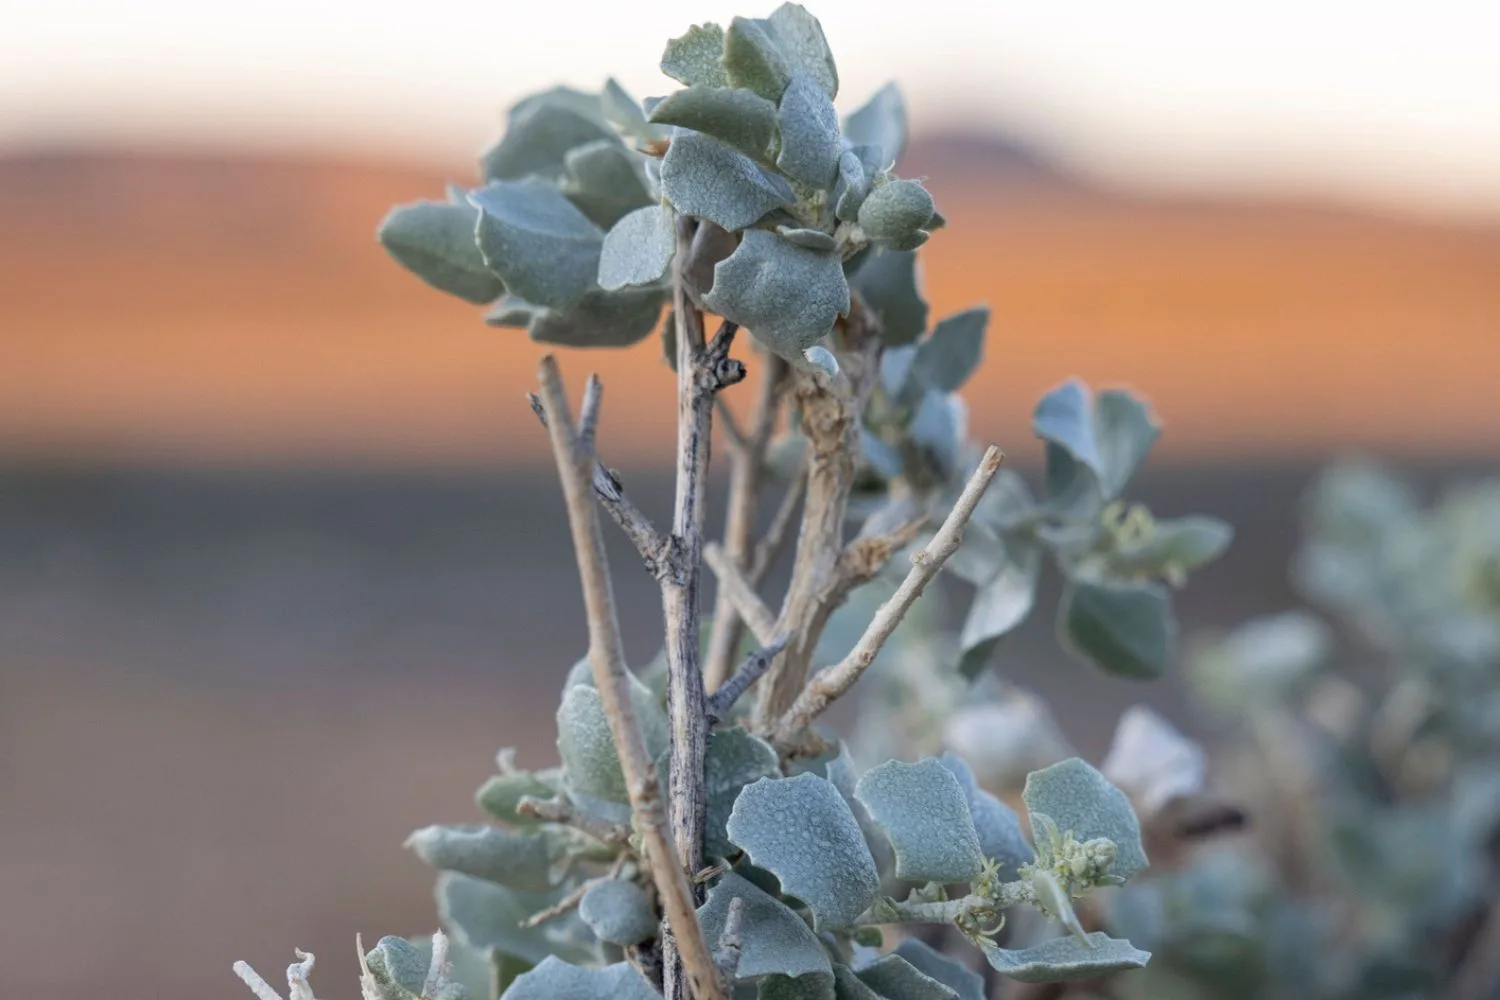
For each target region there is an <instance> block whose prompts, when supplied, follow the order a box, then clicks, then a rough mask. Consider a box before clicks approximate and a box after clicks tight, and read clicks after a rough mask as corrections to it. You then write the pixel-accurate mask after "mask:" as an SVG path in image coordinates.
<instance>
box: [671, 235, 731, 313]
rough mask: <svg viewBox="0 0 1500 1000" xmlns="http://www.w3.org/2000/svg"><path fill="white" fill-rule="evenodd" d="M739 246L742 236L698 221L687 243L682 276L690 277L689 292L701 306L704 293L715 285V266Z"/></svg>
mask: <svg viewBox="0 0 1500 1000" xmlns="http://www.w3.org/2000/svg"><path fill="white" fill-rule="evenodd" d="M738 246H739V239H738V238H737V237H736V236H735V235H734V234H733V233H729V232H725V231H724V230H723V229H721V228H719V227H718V226H716V225H714V224H713V223H712V222H707V221H704V222H700V223H698V229H697V231H696V232H695V233H694V234H693V242H692V243H691V244H690V245H689V246H688V252H687V261H686V263H685V264H684V266H683V269H682V271H683V277H684V278H686V280H687V286H688V288H687V290H688V295H690V296H692V299H693V302H694V303H695V304H697V305H699V306H701V305H702V303H703V296H704V295H707V294H708V291H709V289H711V288H713V286H714V268H715V267H717V266H718V265H719V261H721V260H725V259H726V258H728V256H729V255H730V254H732V253H734V251H735V248H736V247H738Z"/></svg>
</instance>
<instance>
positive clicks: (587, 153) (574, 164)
mask: <svg viewBox="0 0 1500 1000" xmlns="http://www.w3.org/2000/svg"><path fill="white" fill-rule="evenodd" d="M633 155H634V154H632V153H630V152H627V151H626V149H625V147H623V146H621V145H620V144H619V143H618V142H609V141H605V140H603V139H601V140H599V141H597V142H590V143H586V144H585V145H582V146H579V147H577V148H575V149H570V150H569V151H568V155H567V156H566V157H564V164H565V167H566V170H567V176H566V177H565V178H564V179H563V184H562V193H563V194H564V195H565V196H566V197H567V199H568V200H569V201H571V202H572V203H573V204H574V205H576V206H577V207H578V210H579V211H580V212H582V213H583V214H584V215H586V216H588V217H589V220H590V221H591V222H594V223H596V224H597V225H599V226H602V227H603V228H605V229H608V228H609V227H610V226H613V225H614V224H615V223H616V222H619V221H620V219H621V218H622V217H624V216H625V215H626V213H628V212H630V211H631V210H633V209H637V208H640V207H642V206H644V205H650V204H651V203H652V201H654V199H653V198H652V197H651V192H650V191H649V190H647V188H646V180H645V177H644V176H643V175H642V174H641V172H640V171H639V170H638V169H637V168H636V161H635V159H632V157H633Z"/></svg>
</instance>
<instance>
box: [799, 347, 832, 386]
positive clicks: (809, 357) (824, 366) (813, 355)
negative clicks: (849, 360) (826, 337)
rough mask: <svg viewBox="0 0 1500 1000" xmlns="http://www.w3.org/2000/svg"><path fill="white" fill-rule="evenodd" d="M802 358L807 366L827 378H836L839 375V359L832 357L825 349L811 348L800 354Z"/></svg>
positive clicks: (830, 352)
mask: <svg viewBox="0 0 1500 1000" xmlns="http://www.w3.org/2000/svg"><path fill="white" fill-rule="evenodd" d="M802 358H803V360H804V361H806V362H807V363H808V364H809V365H812V366H813V367H814V368H816V369H817V370H818V371H820V372H822V373H823V374H824V375H827V376H828V377H829V378H837V377H838V374H839V359H838V358H836V357H834V356H833V352H832V351H830V350H829V349H828V348H826V347H819V346H816V345H815V346H813V347H809V348H808V349H807V350H805V351H803V352H802Z"/></svg>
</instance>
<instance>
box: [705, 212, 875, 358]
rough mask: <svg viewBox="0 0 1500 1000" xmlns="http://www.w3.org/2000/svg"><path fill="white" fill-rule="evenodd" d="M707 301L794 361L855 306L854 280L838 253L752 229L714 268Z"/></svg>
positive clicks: (720, 312)
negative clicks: (850, 281)
mask: <svg viewBox="0 0 1500 1000" xmlns="http://www.w3.org/2000/svg"><path fill="white" fill-rule="evenodd" d="M703 301H704V304H705V305H707V306H708V307H709V308H710V309H712V310H713V311H714V312H716V313H718V314H719V315H720V316H723V317H724V318H725V319H728V320H731V321H733V322H736V323H739V324H740V325H741V326H743V327H745V328H746V329H748V330H750V332H751V333H753V334H755V336H756V338H757V339H758V340H760V341H761V343H763V344H765V345H766V346H768V347H770V348H771V349H772V350H774V351H776V353H778V354H780V355H782V356H783V357H785V358H787V360H789V361H790V360H797V359H800V358H801V356H802V352H803V351H804V350H806V349H807V348H809V347H811V346H812V345H813V344H815V343H817V342H818V341H819V340H821V339H822V338H823V336H824V335H825V334H827V333H828V331H829V330H831V329H832V328H833V324H834V321H835V320H836V319H837V318H838V317H839V316H840V315H843V314H845V313H847V312H848V311H849V286H848V284H846V283H845V281H844V272H843V269H842V268H841V267H840V266H839V260H838V257H836V256H835V255H833V254H830V253H823V252H819V251H817V250H808V249H806V248H804V247H799V246H796V245H795V244H792V243H788V242H787V241H786V240H784V239H782V238H781V237H779V236H777V235H775V234H774V233H768V232H766V231H765V230H763V229H752V230H750V231H748V232H746V233H745V235H744V237H743V238H742V239H741V240H740V245H739V248H738V249H736V250H735V252H734V253H733V254H731V255H730V256H729V258H728V259H727V260H725V261H723V262H722V263H720V264H719V265H718V267H716V268H715V269H714V286H713V288H712V290H710V291H709V293H708V294H707V295H705V296H704V297H703Z"/></svg>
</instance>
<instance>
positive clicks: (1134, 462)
mask: <svg viewBox="0 0 1500 1000" xmlns="http://www.w3.org/2000/svg"><path fill="white" fill-rule="evenodd" d="M1094 410H1095V413H1094V417H1095V420H1096V422H1097V426H1098V429H1097V436H1098V440H1099V453H1100V458H1101V461H1102V463H1103V464H1102V471H1101V473H1100V477H1099V478H1100V484H1101V485H1102V486H1103V488H1104V495H1105V496H1106V497H1111V498H1113V497H1117V496H1119V495H1120V492H1121V491H1122V490H1124V489H1125V484H1126V483H1128V482H1129V481H1130V477H1131V476H1133V475H1134V474H1135V470H1136V469H1138V468H1139V467H1140V464H1141V463H1142V462H1143V461H1145V459H1146V453H1147V452H1149V451H1150V450H1151V446H1152V444H1154V443H1155V442H1156V439H1157V437H1158V436H1159V435H1160V434H1161V428H1160V427H1158V426H1157V424H1156V421H1155V420H1153V419H1152V418H1151V411H1150V410H1148V409H1147V408H1146V404H1145V403H1143V402H1141V401H1140V400H1138V399H1136V398H1135V397H1134V396H1132V395H1131V394H1130V393H1128V392H1123V391H1121V390H1109V391H1106V392H1101V393H1100V394H1099V402H1098V403H1097V404H1096V406H1095V408H1094Z"/></svg>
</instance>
